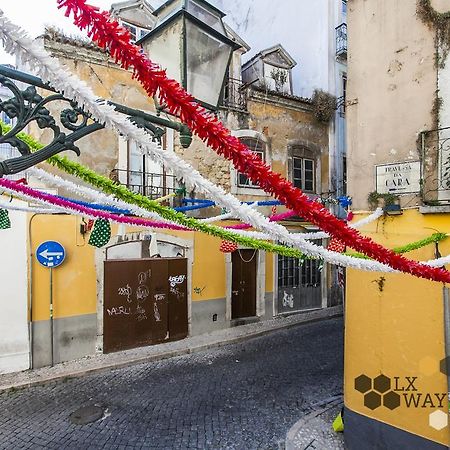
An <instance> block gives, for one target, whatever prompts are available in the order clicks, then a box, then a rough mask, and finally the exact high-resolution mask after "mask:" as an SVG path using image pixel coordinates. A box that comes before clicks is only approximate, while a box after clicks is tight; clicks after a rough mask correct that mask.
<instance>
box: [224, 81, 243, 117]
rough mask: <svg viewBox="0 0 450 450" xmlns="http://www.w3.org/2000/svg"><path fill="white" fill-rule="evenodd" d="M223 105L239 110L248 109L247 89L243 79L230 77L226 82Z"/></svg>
mask: <svg viewBox="0 0 450 450" xmlns="http://www.w3.org/2000/svg"><path fill="white" fill-rule="evenodd" d="M222 106H223V107H224V108H230V109H235V110H237V111H244V112H245V111H247V91H246V89H245V88H244V84H243V83H242V81H241V80H238V79H236V78H229V79H228V81H227V82H226V84H225V89H224V95H223V102H222Z"/></svg>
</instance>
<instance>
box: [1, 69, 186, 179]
mask: <svg viewBox="0 0 450 450" xmlns="http://www.w3.org/2000/svg"><path fill="white" fill-rule="evenodd" d="M16 82H20V83H25V84H26V85H27V87H25V89H23V90H21V89H19V87H18V86H17V84H16ZM0 85H1V86H3V87H5V88H7V89H8V90H9V91H10V92H11V97H10V98H8V99H7V100H1V99H0V113H4V114H5V115H6V116H7V117H8V118H9V119H11V123H12V125H11V128H10V129H8V130H2V128H1V127H0V144H9V145H11V146H12V147H14V148H16V149H17V150H18V151H19V152H20V154H21V156H19V157H17V158H12V159H8V160H6V161H0V177H2V176H4V175H13V174H16V173H19V172H22V171H23V170H25V169H28V168H29V167H32V166H34V165H36V164H39V163H40V162H43V161H45V160H46V159H48V158H50V157H51V156H53V155H56V154H58V153H60V152H62V151H64V150H71V151H73V152H75V153H76V154H77V155H80V150H79V148H78V147H77V145H76V144H75V143H76V142H77V141H78V140H79V139H81V138H83V137H85V136H87V135H89V134H91V133H93V132H95V131H97V130H100V129H102V128H103V127H104V125H103V124H100V123H98V122H96V121H94V120H93V119H92V118H91V116H90V114H89V113H87V112H86V111H85V110H84V109H83V108H80V107H79V105H78V104H77V103H76V102H75V101H73V100H68V99H66V98H65V97H64V96H63V95H61V94H58V93H55V91H54V89H53V88H52V87H50V86H49V85H48V84H45V83H44V82H43V81H42V80H41V79H40V78H37V77H35V76H33V75H29V74H27V73H24V72H20V71H17V70H14V69H12V68H10V67H8V66H4V65H0ZM36 88H40V89H42V90H43V91H45V92H48V93H49V95H47V96H45V97H44V96H43V95H40V94H39V93H38V91H37V89H36ZM51 103H54V106H55V108H54V110H55V111H60V112H59V122H60V125H62V127H63V128H64V129H65V130H66V131H63V130H61V127H60V125H59V124H58V123H57V122H56V120H55V118H54V115H52V112H51V111H50V109H49V105H50V104H51ZM61 103H62V104H64V103H66V104H68V107H67V108H65V109H62V110H61ZM109 103H110V104H111V105H113V106H114V107H115V109H116V111H117V112H119V113H121V114H125V115H127V116H128V118H129V119H130V120H131V121H132V122H134V123H135V124H136V125H137V126H139V127H142V128H144V129H145V130H146V131H147V132H148V133H150V134H151V135H152V136H153V138H154V139H158V140H159V139H161V137H162V136H163V135H164V133H165V130H164V128H161V127H168V128H172V129H174V130H177V131H178V132H180V135H181V144H182V145H183V146H184V147H187V146H189V144H190V143H191V141H192V133H191V131H190V130H189V128H188V127H187V126H186V125H184V124H182V123H179V122H172V121H170V120H167V119H163V118H161V117H157V116H153V115H151V114H148V113H145V112H143V111H139V110H136V109H132V108H129V107H126V106H124V105H120V104H117V103H113V102H109ZM52 109H53V108H52ZM53 114H54V113H53ZM32 122H34V123H36V125H37V126H38V127H39V128H40V129H50V130H51V131H52V133H53V136H52V138H51V142H50V143H49V144H47V145H45V146H44V147H43V148H42V149H40V150H37V151H32V150H31V149H30V147H29V146H28V144H27V143H25V142H24V141H22V140H21V139H19V137H18V134H19V133H20V132H22V131H23V130H24V129H25V128H26V127H27V126H28V125H30V124H31V123H32ZM154 124H156V125H154Z"/></svg>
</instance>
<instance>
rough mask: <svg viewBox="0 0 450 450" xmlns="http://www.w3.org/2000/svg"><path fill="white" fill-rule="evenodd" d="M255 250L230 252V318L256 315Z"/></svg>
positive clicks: (256, 255)
mask: <svg viewBox="0 0 450 450" xmlns="http://www.w3.org/2000/svg"><path fill="white" fill-rule="evenodd" d="M257 259H258V252H257V251H256V250H236V251H235V252H233V253H232V257H231V261H232V262H231V263H232V282H231V318H232V319H240V318H244V317H254V316H256V269H257Z"/></svg>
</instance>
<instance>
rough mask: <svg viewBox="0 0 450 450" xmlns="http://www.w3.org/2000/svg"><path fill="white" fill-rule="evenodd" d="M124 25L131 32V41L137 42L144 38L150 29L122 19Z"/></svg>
mask: <svg viewBox="0 0 450 450" xmlns="http://www.w3.org/2000/svg"><path fill="white" fill-rule="evenodd" d="M122 26H123V27H124V28H126V29H127V30H128V31H129V32H130V34H131V41H132V42H136V41H138V40H139V39H142V38H143V37H144V36H145V35H146V34H147V33H148V32H149V31H150V30H147V29H146V28H142V27H138V26H137V25H133V24H131V23H128V22H124V21H123V20H122Z"/></svg>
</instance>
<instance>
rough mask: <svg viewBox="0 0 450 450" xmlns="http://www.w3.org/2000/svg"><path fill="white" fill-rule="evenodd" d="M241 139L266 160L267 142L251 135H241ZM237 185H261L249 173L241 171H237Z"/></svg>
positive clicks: (252, 186)
mask: <svg viewBox="0 0 450 450" xmlns="http://www.w3.org/2000/svg"><path fill="white" fill-rule="evenodd" d="M239 140H240V141H241V142H242V143H243V144H244V145H246V146H247V147H248V148H249V149H250V150H251V151H253V152H254V153H256V154H257V155H258V156H259V157H260V158H261V159H262V160H263V161H264V160H265V153H266V144H265V143H264V142H263V141H261V140H259V139H255V138H250V137H240V138H239ZM237 186H238V187H244V188H256V189H259V186H258V185H257V184H255V183H253V181H252V180H250V178H248V177H247V175H245V174H243V173H240V172H237Z"/></svg>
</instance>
